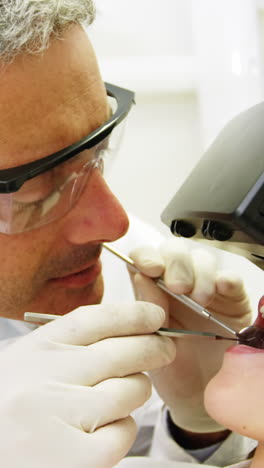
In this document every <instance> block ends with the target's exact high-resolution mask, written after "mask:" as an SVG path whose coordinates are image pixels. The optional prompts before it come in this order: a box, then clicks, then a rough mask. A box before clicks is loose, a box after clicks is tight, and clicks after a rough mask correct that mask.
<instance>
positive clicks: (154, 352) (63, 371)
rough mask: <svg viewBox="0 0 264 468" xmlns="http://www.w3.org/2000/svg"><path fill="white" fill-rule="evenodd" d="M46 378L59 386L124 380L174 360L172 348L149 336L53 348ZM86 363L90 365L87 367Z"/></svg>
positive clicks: (163, 339)
mask: <svg viewBox="0 0 264 468" xmlns="http://www.w3.org/2000/svg"><path fill="white" fill-rule="evenodd" d="M60 347H61V353H58V358H57V360H56V353H55V351H54V352H53V360H52V361H51V362H50V365H49V368H48V375H49V376H52V378H53V380H55V381H57V382H62V383H69V384H73V385H74V384H78V385H90V386H91V385H96V384H97V383H99V382H102V381H104V380H107V379H110V378H114V377H125V376H127V375H131V374H136V373H138V372H144V371H146V372H147V371H150V370H153V369H157V368H160V367H163V366H166V365H168V364H169V363H170V362H172V360H173V359H174V358H175V345H174V343H173V342H172V340H171V339H170V338H168V337H164V336H158V335H155V334H152V335H141V336H127V337H120V338H107V339H105V340H102V341H99V342H98V343H94V344H92V345H90V346H88V347H76V346H75V347H73V349H72V350H71V352H70V350H69V347H68V350H67V351H66V352H67V354H66V353H65V346H64V345H57V351H59V348H60ZM87 363H90V365H87ZM58 369H59V372H58Z"/></svg>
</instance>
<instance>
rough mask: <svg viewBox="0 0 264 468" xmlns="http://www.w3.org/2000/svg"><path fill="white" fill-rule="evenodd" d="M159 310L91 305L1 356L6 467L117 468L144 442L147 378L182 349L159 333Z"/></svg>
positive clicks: (0, 420)
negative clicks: (138, 420) (141, 413)
mask: <svg viewBox="0 0 264 468" xmlns="http://www.w3.org/2000/svg"><path fill="white" fill-rule="evenodd" d="M164 316H165V315H164V311H163V310H162V309H160V308H159V307H157V306H155V305H152V304H145V303H135V304H133V305H127V306H124V305H122V306H102V305H98V306H90V307H83V308H80V309H77V310H76V311H74V312H72V313H69V314H67V315H66V316H64V317H60V318H58V319H57V320H55V321H54V322H52V323H49V324H48V325H44V326H42V327H41V328H39V329H38V330H35V331H34V332H32V333H31V334H29V335H27V336H25V337H23V338H20V339H19V340H18V341H17V342H16V343H15V344H13V345H10V346H9V347H7V348H6V350H5V351H2V352H0V375H1V398H0V460H1V466H3V467H5V468H36V467H37V468H59V467H63V468H88V467H91V468H110V467H113V466H114V465H115V464H116V463H117V462H118V461H119V460H120V459H122V458H123V457H124V456H125V454H126V453H127V451H128V450H129V448H130V447H131V445H132V443H133V442H134V439H135V435H136V428H135V423H134V421H133V419H132V418H131V417H130V416H129V414H130V413H131V411H133V410H134V409H136V408H137V407H139V406H140V405H142V404H143V403H144V402H145V401H146V400H147V399H148V398H149V396H150V393H151V384H150V381H149V379H148V377H146V376H145V375H144V374H141V372H142V371H150V370H151V369H155V368H158V367H160V366H163V365H167V364H168V363H169V362H171V361H172V360H173V359H174V356H175V346H174V344H173V342H172V341H171V340H170V339H168V338H166V339H164V337H160V336H158V335H155V334H153V332H155V331H156V330H157V328H159V327H160V326H161V323H162V322H163V321H164Z"/></svg>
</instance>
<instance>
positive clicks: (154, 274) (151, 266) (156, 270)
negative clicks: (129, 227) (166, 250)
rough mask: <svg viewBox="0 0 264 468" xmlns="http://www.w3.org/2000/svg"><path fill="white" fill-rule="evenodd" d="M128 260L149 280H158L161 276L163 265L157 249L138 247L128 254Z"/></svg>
mask: <svg viewBox="0 0 264 468" xmlns="http://www.w3.org/2000/svg"><path fill="white" fill-rule="evenodd" d="M130 258H131V259H132V260H133V262H134V263H135V266H136V267H137V268H138V269H139V270H140V271H141V272H142V273H143V274H144V275H146V276H149V277H151V278H159V277H160V276H162V275H163V272H164V268H165V265H164V261H163V258H162V256H161V254H160V252H159V250H158V249H155V248H152V247H139V248H137V249H134V250H132V251H131V252H130ZM132 273H133V272H132Z"/></svg>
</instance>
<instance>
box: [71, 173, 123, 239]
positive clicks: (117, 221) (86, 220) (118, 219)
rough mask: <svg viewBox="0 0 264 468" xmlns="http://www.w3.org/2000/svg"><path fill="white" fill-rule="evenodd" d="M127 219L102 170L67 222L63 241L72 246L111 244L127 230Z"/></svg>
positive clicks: (84, 193)
mask: <svg viewBox="0 0 264 468" xmlns="http://www.w3.org/2000/svg"><path fill="white" fill-rule="evenodd" d="M128 225H129V221H128V217H127V214H126V212H125V211H124V209H123V207H122V206H121V204H120V202H119V201H118V200H117V198H116V197H115V195H114V194H113V193H112V192H111V190H110V188H109V187H108V185H107V184H106V182H105V180H104V178H103V176H102V174H101V173H100V171H99V169H95V170H94V171H93V172H92V174H91V175H90V177H89V180H88V182H87V185H86V187H85V188H84V191H83V193H82V194H81V196H80V199H79V200H78V201H77V203H76V204H75V205H74V206H73V207H72V209H71V211H70V212H69V213H68V214H67V215H66V217H65V219H64V238H65V239H66V240H67V241H68V242H70V243H72V244H85V243H87V242H96V243H97V242H99V243H101V242H112V241H114V240H117V239H119V238H120V237H122V236H123V235H124V234H125V233H126V232H127V230H128Z"/></svg>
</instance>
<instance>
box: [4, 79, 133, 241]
mask: <svg viewBox="0 0 264 468" xmlns="http://www.w3.org/2000/svg"><path fill="white" fill-rule="evenodd" d="M105 87H106V91H107V95H108V99H109V104H110V108H111V117H110V119H109V120H108V121H107V122H105V123H104V124H103V125H102V126H101V127H99V128H97V129H96V130H94V131H93V132H92V133H90V134H89V135H88V136H87V137H85V138H83V139H82V140H80V141H78V142H77V143H74V144H73V145H71V146H68V147H67V148H64V149H63V150H61V151H58V152H56V153H54V154H51V155H49V156H46V157H45V158H42V159H39V160H37V161H34V162H31V163H28V164H25V165H23V166H18V167H14V168H10V169H4V170H0V232H1V233H4V234H15V233H21V232H24V231H29V230H31V229H35V228H37V227H40V226H43V225H45V224H48V223H51V222H52V221H55V220H56V219H59V218H61V217H62V216H64V215H65V214H66V213H67V212H68V211H69V210H70V209H71V208H72V206H73V205H74V203H76V202H77V200H78V199H79V198H80V196H81V194H82V192H83V189H84V187H85V186H86V184H87V180H88V178H89V175H90V174H91V171H92V170H94V169H98V170H100V171H101V172H102V171H103V167H104V162H105V161H106V162H107V159H108V155H109V154H110V153H115V151H116V150H117V148H118V145H119V142H120V137H121V134H122V129H121V127H122V125H121V126H120V125H119V124H120V123H121V122H122V121H124V118H125V117H126V115H127V114H128V112H129V110H130V109H131V106H132V104H133V103H134V93H133V92H132V91H128V90H126V89H123V88H119V87H118V86H114V85H111V84H109V83H105ZM106 156H107V157H106Z"/></svg>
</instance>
